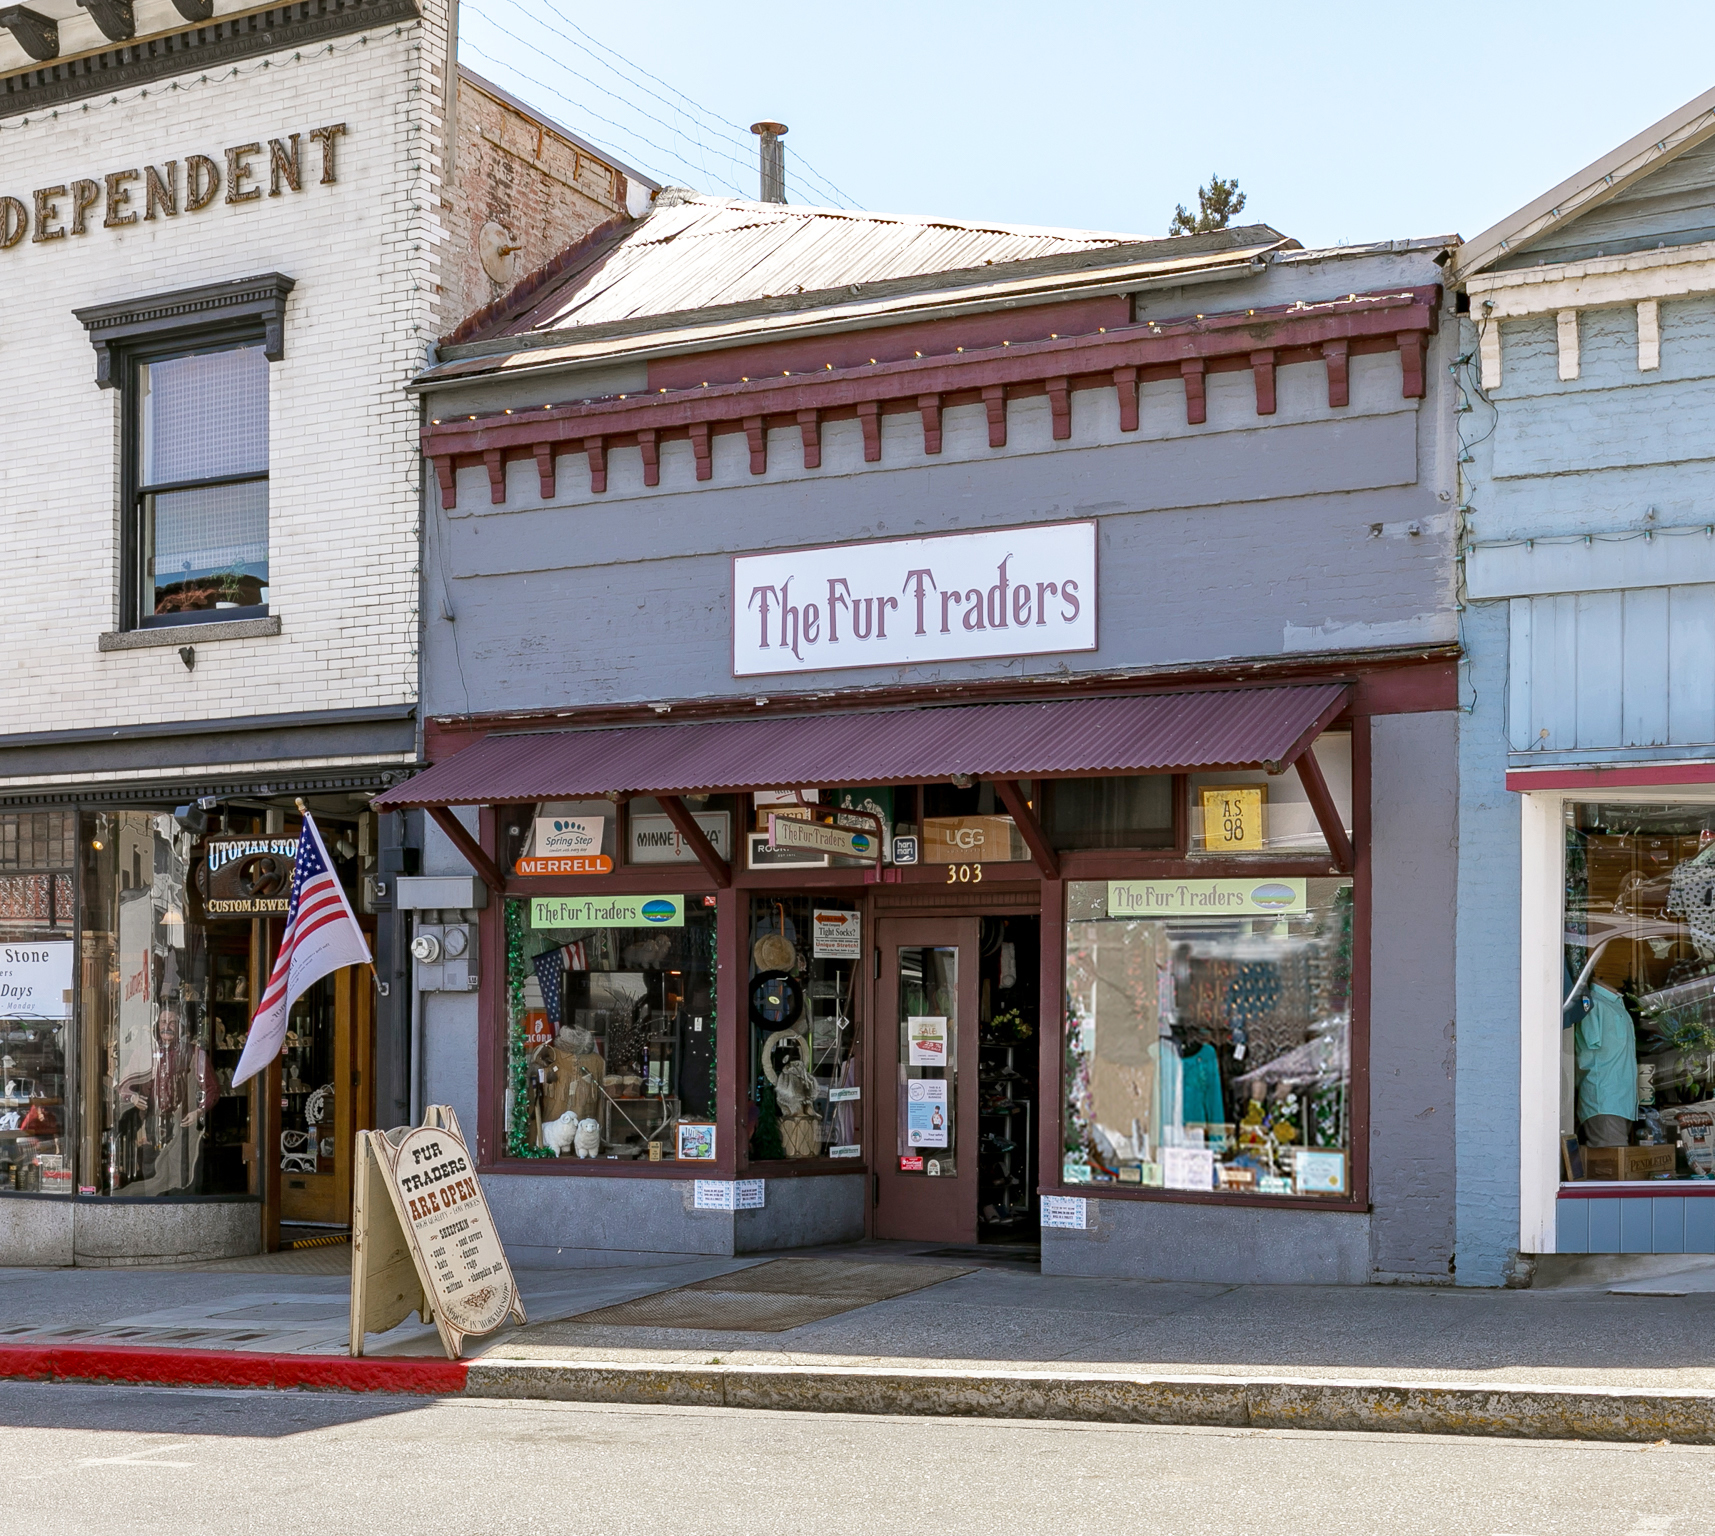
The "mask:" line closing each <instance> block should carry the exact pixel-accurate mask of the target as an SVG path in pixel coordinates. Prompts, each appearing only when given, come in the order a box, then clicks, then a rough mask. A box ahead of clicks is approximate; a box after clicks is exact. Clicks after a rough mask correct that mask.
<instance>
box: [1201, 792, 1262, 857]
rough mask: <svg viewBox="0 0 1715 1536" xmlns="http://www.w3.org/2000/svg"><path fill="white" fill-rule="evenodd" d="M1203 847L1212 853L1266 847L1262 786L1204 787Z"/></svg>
mask: <svg viewBox="0 0 1715 1536" xmlns="http://www.w3.org/2000/svg"><path fill="white" fill-rule="evenodd" d="M1202 796H1203V847H1204V848H1205V849H1206V850H1207V851H1208V852H1210V853H1246V852H1252V851H1260V850H1261V848H1262V847H1263V831H1262V806H1263V787H1262V785H1260V784H1256V785H1250V784H1244V785H1236V786H1234V787H1233V788H1231V789H1205V790H1203V791H1202Z"/></svg>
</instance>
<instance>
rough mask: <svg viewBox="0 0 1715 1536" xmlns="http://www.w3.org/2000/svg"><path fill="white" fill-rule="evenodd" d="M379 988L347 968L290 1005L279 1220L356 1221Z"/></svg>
mask: <svg viewBox="0 0 1715 1536" xmlns="http://www.w3.org/2000/svg"><path fill="white" fill-rule="evenodd" d="M373 1039H374V988H373V987H372V986H371V984H370V976H369V970H368V968H367V967H364V966H355V965H353V966H347V967H346V968H345V969H344V970H340V971H335V972H334V973H333V974H332V975H331V976H326V977H323V979H322V980H320V981H318V982H317V983H316V984H315V985H314V986H313V987H311V988H310V989H309V991H307V992H306V993H305V994H304V995H303V996H302V997H301V998H299V999H298V1001H297V1002H296V1003H295V1004H293V1006H292V1012H291V1019H290V1024H289V1026H288V1032H287V1036H286V1048H285V1050H284V1051H282V1052H281V1055H280V1063H279V1083H280V1100H279V1102H280V1105H281V1109H280V1119H279V1121H278V1122H277V1123H278V1125H279V1131H278V1145H277V1149H276V1155H277V1156H278V1158H279V1164H280V1219H281V1220H282V1221H287V1222H293V1221H297V1222H313V1223H316V1224H318V1225H325V1226H349V1225H350V1224H351V1187H352V1146H353V1142H354V1140H355V1137H356V1133H357V1132H358V1131H360V1130H366V1129H368V1128H369V1126H370V1122H371V1121H372V1120H373V1118H374V1117H373V1115H372V1113H371V1110H370V1101H371V1098H372V1088H371V1084H370V1075H371V1066H372V1062H371V1057H372V1055H373Z"/></svg>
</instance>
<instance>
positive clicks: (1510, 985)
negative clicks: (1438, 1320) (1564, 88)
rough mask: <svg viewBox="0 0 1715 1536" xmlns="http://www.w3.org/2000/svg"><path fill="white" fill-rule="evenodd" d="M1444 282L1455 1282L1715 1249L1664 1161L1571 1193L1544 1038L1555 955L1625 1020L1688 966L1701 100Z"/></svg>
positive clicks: (1701, 586)
mask: <svg viewBox="0 0 1715 1536" xmlns="http://www.w3.org/2000/svg"><path fill="white" fill-rule="evenodd" d="M1455 281H1456V282H1457V283H1458V284H1459V285H1460V287H1461V289H1462V294H1463V298H1462V301H1461V305H1460V308H1461V309H1462V310H1463V309H1465V307H1466V301H1467V300H1468V305H1469V313H1468V314H1464V315H1463V316H1462V318H1461V341H1460V348H1459V351H1460V359H1459V361H1458V363H1456V364H1455V365H1454V366H1455V370H1456V374H1457V378H1458V382H1459V384H1460V386H1461V394H1462V398H1461V399H1460V400H1459V401H1458V402H1456V409H1457V411H1458V434H1459V443H1460V451H1459V457H1460V471H1461V484H1460V509H1461V522H1462V529H1461V541H1460V551H1461V554H1460V559H1461V565H1462V586H1461V599H1462V604H1463V610H1462V613H1461V624H1462V636H1461V638H1462V641H1463V644H1464V648H1465V655H1466V659H1465V663H1464V667H1463V672H1462V677H1461V703H1462V705H1463V709H1464V714H1463V727H1462V732H1461V747H1460V778H1461V790H1460V809H1459V912H1458V954H1459V960H1458V979H1457V995H1458V1037H1459V1038H1458V1066H1457V1112H1458V1204H1457V1244H1456V1248H1457V1257H1456V1264H1457V1278H1458V1280H1459V1281H1460V1282H1461V1283H1466V1284H1477V1285H1495V1284H1504V1283H1508V1282H1513V1283H1517V1282H1518V1281H1520V1280H1522V1279H1523V1278H1524V1277H1525V1276H1526V1274H1528V1270H1529V1264H1528V1262H1527V1263H1521V1262H1520V1256H1521V1255H1523V1256H1526V1258H1527V1259H1528V1257H1529V1256H1532V1255H1540V1254H1551V1253H1681V1252H1684V1253H1715V1180H1710V1179H1707V1178H1686V1177H1681V1176H1679V1175H1684V1174H1685V1173H1687V1172H1689V1171H1694V1165H1688V1164H1687V1161H1686V1156H1685V1154H1684V1151H1683V1149H1682V1150H1681V1152H1680V1155H1679V1159H1678V1165H1677V1172H1676V1174H1671V1175H1663V1174H1662V1173H1661V1172H1660V1170H1659V1169H1657V1170H1655V1171H1654V1172H1653V1175H1652V1176H1651V1177H1647V1178H1644V1177H1638V1178H1633V1177H1630V1172H1631V1170H1632V1167H1633V1164H1632V1163H1631V1162H1629V1161H1619V1162H1616V1163H1615V1165H1614V1166H1615V1167H1616V1168H1618V1169H1619V1177H1617V1178H1608V1177H1606V1176H1605V1174H1604V1175H1602V1176H1590V1177H1579V1176H1578V1174H1579V1172H1580V1170H1582V1169H1583V1168H1584V1163H1585V1158H1586V1154H1585V1150H1584V1148H1582V1147H1580V1146H1578V1145H1577V1144H1576V1143H1575V1144H1574V1145H1573V1146H1572V1147H1570V1148H1569V1147H1567V1146H1565V1145H1564V1143H1565V1138H1566V1137H1567V1135H1568V1133H1569V1123H1570V1122H1572V1121H1573V1118H1574V1111H1573V1110H1572V1108H1571V1105H1572V1081H1573V1070H1574V1069H1573V1068H1572V1066H1571V1065H1570V1063H1571V1061H1572V1053H1571V1051H1570V1049H1569V1047H1568V1046H1567V1042H1568V1041H1570V1039H1571V1032H1570V1030H1569V1029H1567V1028H1565V1027H1563V1026H1566V1025H1570V1024H1571V1023H1572V1022H1574V1020H1575V1018H1576V1017H1578V1016H1579V1011H1580V1010H1581V1009H1582V1008H1583V1007H1584V1003H1583V1002H1582V1000H1581V994H1580V992H1579V990H1578V982H1577V980H1576V979H1573V980H1571V981H1569V980H1568V973H1567V970H1566V963H1567V957H1568V955H1569V954H1571V955H1575V956H1576V957H1578V960H1577V962H1575V965H1574V971H1576V965H1577V963H1581V961H1582V957H1583V956H1584V954H1586V953H1589V954H1591V956H1592V958H1591V960H1590V961H1589V964H1590V966H1591V967H1592V968H1593V969H1594V968H1598V967H1605V969H1606V972H1607V974H1608V976H1610V977H1612V978H1617V977H1618V976H1619V974H1620V972H1621V970H1622V969H1623V967H1624V965H1625V964H1626V963H1627V962H1626V961H1625V959H1624V956H1625V955H1626V954H1627V953H1631V952H1635V953H1636V955H1637V956H1639V957H1642V958H1641V959H1639V960H1638V961H1636V962H1633V964H1634V969H1633V971H1632V973H1631V974H1630V975H1629V976H1628V978H1627V984H1628V987H1632V988H1633V993H1634V995H1633V999H1632V1001H1633V1007H1634V1010H1635V1009H1636V1008H1638V1007H1640V1006H1641V1007H1643V1008H1644V1011H1645V1013H1646V1014H1648V1013H1649V1009H1650V1007H1651V1006H1652V1004H1651V1002H1650V1000H1651V999H1658V998H1659V993H1660V989H1661V988H1662V987H1663V986H1664V985H1665V982H1664V979H1663V978H1664V976H1666V977H1669V978H1672V979H1673V980H1674V981H1675V983H1676V984H1677V982H1678V981H1680V980H1683V978H1684V975H1685V974H1686V973H1688V972H1691V971H1698V972H1699V974H1704V973H1709V972H1712V971H1715V947H1711V946H1709V945H1705V944H1702V943H1700V942H1698V941H1697V935H1696V934H1693V935H1691V937H1690V938H1689V939H1688V938H1684V937H1679V938H1676V937H1675V936H1674V934H1673V933H1671V932H1670V931H1669V930H1670V928H1671V926H1672V919H1673V915H1674V913H1675V912H1676V911H1679V910H1682V909H1681V908H1676V907H1674V905H1673V902H1674V900H1676V899H1678V897H1677V894H1676V895H1675V896H1670V895H1669V894H1668V886H1669V883H1670V882H1671V881H1672V880H1673V879H1674V878H1675V871H1678V870H1680V869H1681V866H1685V865H1688V864H1690V863H1692V862H1693V861H1694V860H1695V859H1696V858H1697V857H1698V855H1699V853H1700V851H1701V849H1702V848H1703V847H1704V846H1707V845H1708V836H1709V834H1708V831H1707V824H1708V821H1709V817H1710V815H1711V814H1715V92H1711V93H1709V94H1708V95H1706V96H1704V97H1700V98H1699V99H1698V100H1697V101H1695V102H1692V103H1689V104H1688V105H1687V106H1685V107H1683V108H1681V109H1680V110H1679V111H1678V112H1676V113H1674V114H1672V115H1671V116H1670V117H1669V118H1667V119H1665V120H1664V121H1663V122H1661V123H1658V124H1656V125H1655V126H1654V127H1652V128H1651V129H1649V130H1648V131H1647V132H1645V133H1643V134H1640V135H1639V136H1638V138H1637V139H1635V140H1633V141H1631V142H1629V143H1628V144H1626V145H1623V146H1621V147H1620V148H1619V149H1617V150H1615V151H1613V152H1612V153H1611V154H1609V155H1607V156H1605V157H1604V158H1603V159H1602V160H1600V161H1598V162H1597V163H1596V164H1595V165H1593V166H1591V167H1589V168H1587V169H1586V170H1584V171H1582V172H1580V173H1579V174H1578V175H1577V176H1574V177H1572V178H1571V179H1570V180H1568V181H1567V182H1565V183H1563V184H1562V185H1561V186H1559V187H1556V188H1554V189H1553V190H1552V191H1550V192H1549V193H1547V194H1545V195H1544V196H1543V197H1542V198H1540V199H1538V200H1537V201H1536V202H1535V203H1533V204H1531V205H1530V206H1528V207H1526V208H1524V209H1521V210H1520V211H1519V212H1518V213H1516V214H1514V215H1513V216H1512V217H1510V218H1509V219H1507V220H1504V221H1503V222H1502V223H1500V224H1499V225H1497V226H1495V228H1494V229H1491V230H1488V231H1486V232H1484V233H1483V234H1481V235H1479V236H1477V237H1476V238H1475V239H1473V240H1472V241H1471V242H1470V243H1469V244H1467V245H1466V246H1464V247H1463V249H1462V250H1461V252H1460V258H1459V270H1458V272H1457V274H1456V277H1455ZM1705 808H1707V809H1705ZM1687 829H1690V830H1687ZM1699 829H1701V830H1699ZM1699 837H1701V838H1702V839H1703V841H1702V842H1699V841H1697V839H1698V838H1699ZM1626 860H1631V861H1632V862H1631V863H1630V864H1626V863H1625V861H1626ZM1651 860H1654V861H1655V862H1654V863H1651V862H1650V861H1651ZM1679 878H1681V879H1683V878H1684V877H1683V875H1681V876H1680V877H1679ZM1569 882H1572V883H1573V885H1575V886H1576V889H1577V891H1578V892H1579V893H1580V894H1579V896H1578V898H1577V901H1576V903H1574V901H1573V898H1572V897H1571V896H1569V895H1568V891H1569V889H1571V888H1572V887H1571V886H1569ZM1673 889H1674V892H1675V893H1678V891H1679V889H1680V888H1679V886H1678V885H1675V886H1674V887H1673ZM1574 906H1576V911H1574ZM1681 926H1682V927H1683V924H1682V925H1681ZM1568 933H1571V934H1573V935H1574V937H1578V936H1583V937H1586V938H1589V939H1590V943H1589V945H1588V946H1586V947H1585V948H1581V949H1576V950H1571V951H1569V950H1567V949H1566V948H1565V947H1564V942H1565V937H1566V935H1567V934H1568ZM1598 934H1600V935H1603V936H1605V937H1606V938H1607V946H1606V947H1604V946H1603V945H1602V944H1601V943H1600V941H1599V940H1598V939H1597V938H1596V937H1595V936H1596V935H1598ZM1604 956H1606V959H1604V958H1603V957H1604ZM1652 957H1653V958H1652ZM1700 968H1701V969H1700ZM1634 983H1635V986H1633V984H1634ZM1610 984H1611V985H1614V986H1616V987H1617V986H1618V985H1619V982H1618V980H1617V979H1614V980H1612V981H1610ZM1652 989H1654V990H1652ZM1709 990H1710V991H1711V992H1715V982H1712V983H1711V986H1710V988H1709ZM1640 999H1642V1001H1641V1003H1640ZM1654 1006H1661V1005H1660V1004H1659V1002H1658V1003H1657V1004H1655V1005H1654ZM1649 1016H1650V1017H1652V1018H1653V1017H1655V1016H1656V1015H1653V1014H1650V1015H1649ZM1665 1017H1668V1018H1670V1019H1673V1020H1675V1021H1676V1022H1675V1027H1676V1028H1678V1027H1679V1025H1678V1023H1677V1015H1666V1016H1665ZM1699 1049H1701V1047H1699ZM1640 1060H1641V1056H1640ZM1671 1060H1672V1062H1674V1063H1675V1064H1677V1063H1679V1062H1680V1058H1679V1057H1678V1056H1675V1057H1673V1058H1671ZM1657 1070H1662V1069H1657ZM1674 1070H1676V1071H1677V1070H1678V1066H1677V1065H1675V1067H1674ZM1652 1081H1653V1080H1651V1079H1649V1078H1648V1074H1647V1073H1646V1085H1645V1092H1646V1093H1648V1092H1650V1091H1652V1087H1651V1082H1652ZM1685 1108H1686V1111H1687V1115H1688V1120H1687V1124H1688V1125H1689V1124H1691V1123H1692V1122H1693V1121H1694V1120H1695V1116H1696V1111H1695V1110H1694V1109H1693V1108H1692V1106H1690V1105H1687V1106H1685ZM1641 1113H1642V1111H1640V1114H1641ZM1577 1123H1578V1124H1579V1125H1580V1126H1582V1124H1583V1123H1582V1122H1577ZM1676 1126H1677V1121H1675V1120H1673V1119H1672V1118H1671V1117H1670V1119H1669V1122H1668V1132H1667V1135H1666V1143H1667V1145H1669V1146H1671V1144H1672V1143H1673V1141H1674V1138H1675V1135H1677V1134H1680V1133H1679V1131H1678V1130H1676V1129H1675V1127H1676ZM1586 1134H1587V1133H1586V1130H1584V1129H1581V1130H1580V1131H1579V1132H1578V1140H1579V1141H1582V1140H1583V1139H1584V1138H1585V1136H1586ZM1589 1145H1590V1146H1592V1147H1601V1148H1604V1151H1603V1152H1602V1153H1601V1154H1600V1155H1602V1156H1604V1157H1606V1156H1607V1155H1608V1153H1607V1151H1606V1150H1605V1149H1606V1148H1608V1147H1609V1146H1611V1143H1608V1142H1604V1141H1602V1140H1601V1139H1600V1138H1597V1139H1595V1140H1591V1141H1590V1143H1589ZM1647 1150H1648V1149H1647V1148H1632V1149H1628V1150H1627V1151H1625V1152H1624V1154H1623V1157H1624V1158H1626V1159H1630V1158H1633V1157H1635V1156H1636V1155H1637V1154H1639V1153H1642V1152H1646V1151H1647ZM1617 1155H1618V1154H1617ZM1662 1156H1664V1157H1665V1156H1667V1154H1666V1153H1665V1152H1664V1153H1663V1154H1662ZM1645 1161H1647V1159H1640V1165H1641V1164H1642V1163H1643V1162H1645ZM1604 1166H1605V1165H1604Z"/></svg>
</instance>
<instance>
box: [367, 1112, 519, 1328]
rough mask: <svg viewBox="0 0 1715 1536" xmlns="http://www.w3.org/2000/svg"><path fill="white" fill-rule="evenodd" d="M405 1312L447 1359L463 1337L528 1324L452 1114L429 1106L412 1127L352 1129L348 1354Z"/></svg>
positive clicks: (396, 1324)
mask: <svg viewBox="0 0 1715 1536" xmlns="http://www.w3.org/2000/svg"><path fill="white" fill-rule="evenodd" d="M412 1312H415V1313H416V1314H417V1315H418V1317H420V1318H421V1319H422V1320H423V1321H424V1322H433V1323H434V1325H435V1327H436V1328H437V1329H438V1330H439V1331H440V1335H441V1343H442V1345H443V1346H445V1348H446V1351H447V1358H448V1359H449V1360H456V1359H457V1358H458V1357H459V1352H460V1350H461V1349H462V1348H463V1347H464V1341H465V1339H466V1338H467V1337H468V1336H469V1335H471V1334H481V1333H492V1332H494V1330H495V1329H496V1328H498V1327H499V1326H500V1325H501V1324H502V1323H503V1322H505V1321H506V1319H507V1316H508V1315H511V1316H512V1317H514V1318H516V1319H517V1320H518V1321H519V1322H520V1323H523V1322H525V1321H527V1319H526V1318H525V1315H524V1303H523V1302H522V1300H520V1298H519V1295H518V1286H517V1283H516V1282H515V1281H514V1280H513V1278H512V1269H511V1266H510V1265H508V1264H507V1262H506V1253H505V1251H504V1250H503V1249H502V1248H501V1246H500V1237H499V1234H498V1233H497V1232H496V1231H495V1230H494V1218H493V1217H492V1216H491V1215H490V1214H489V1209H488V1201H487V1200H486V1199H485V1198H484V1196H483V1193H482V1185H481V1183H480V1182H478V1180H477V1177H476V1174H475V1172H474V1171H473V1168H472V1165H471V1160H470V1152H469V1150H468V1149H467V1148H466V1146H465V1141H464V1137H463V1136H462V1135H461V1134H460V1133H459V1123H458V1117H457V1116H456V1115H455V1114H454V1113H453V1112H452V1110H451V1109H449V1108H448V1107H447V1106H446V1105H444V1104H431V1105H430V1106H429V1107H428V1108H427V1109H426V1110H425V1111H424V1114H423V1123H422V1125H420V1126H418V1127H417V1128H416V1129H415V1130H413V1129H411V1128H410V1127H408V1126H400V1127H398V1128H396V1129H394V1130H391V1131H360V1132H359V1133H358V1137H357V1181H356V1189H355V1191H354V1201H353V1207H352V1253H351V1353H352V1354H354V1355H361V1354H362V1353H363V1337H364V1335H365V1334H366V1333H385V1332H386V1331H387V1330H388V1329H389V1328H395V1327H397V1326H398V1325H399V1324H400V1323H402V1322H403V1321H404V1320H405V1318H406V1317H407V1316H408V1315H409V1314H410V1313H412Z"/></svg>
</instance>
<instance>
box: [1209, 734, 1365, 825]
mask: <svg viewBox="0 0 1715 1536" xmlns="http://www.w3.org/2000/svg"><path fill="white" fill-rule="evenodd" d="M1311 750H1312V751H1313V752H1315V754H1316V765H1317V767H1319V768H1320V769H1321V770H1322V779H1323V782H1324V783H1326V784H1327V786H1328V793H1329V794H1330V795H1332V796H1333V797H1334V805H1335V808H1336V809H1337V810H1338V811H1339V812H1340V825H1341V826H1343V827H1344V828H1345V829H1346V835H1347V836H1348V837H1350V836H1351V834H1352V738H1351V735H1350V733H1349V732H1346V731H1329V732H1327V733H1326V734H1325V735H1322V736H1318V737H1317V738H1316V741H1315V743H1314V745H1313V746H1312V748H1311ZM1190 781H1191V848H1192V851H1193V852H1196V853H1277V854H1294V853H1311V854H1314V853H1320V852H1321V851H1322V850H1324V849H1325V848H1327V846H1328V839H1327V837H1326V836H1324V834H1323V832H1322V827H1321V824H1320V823H1319V822H1318V821H1317V820H1316V812H1315V809H1314V808H1313V807H1312V806H1311V804H1310V797H1309V796H1308V795H1307V794H1305V792H1304V783H1303V781H1302V780H1301V779H1300V778H1299V777H1298V775H1297V773H1296V772H1293V771H1291V770H1288V771H1287V772H1286V773H1280V774H1270V773H1265V772H1263V771H1262V769H1260V768H1245V769H1239V770H1233V769H1223V770H1221V771H1220V772H1218V773H1194V774H1192V775H1190Z"/></svg>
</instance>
